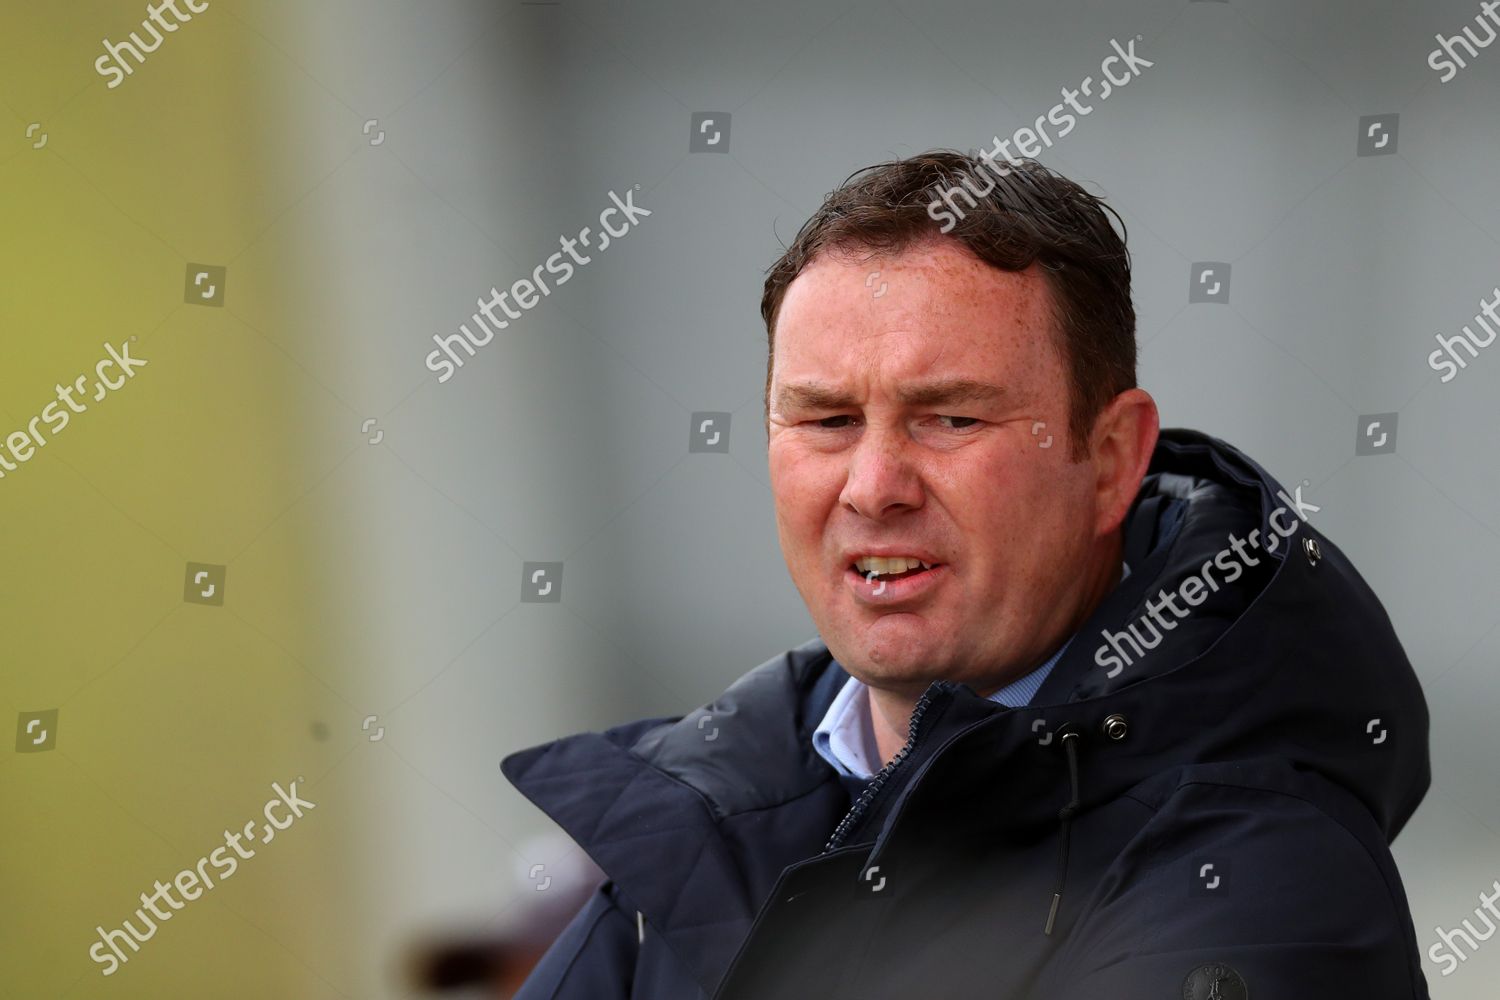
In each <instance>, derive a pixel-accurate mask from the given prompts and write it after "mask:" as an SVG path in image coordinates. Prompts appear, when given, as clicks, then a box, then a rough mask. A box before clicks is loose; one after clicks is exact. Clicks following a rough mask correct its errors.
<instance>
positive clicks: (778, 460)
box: [769, 452, 838, 546]
mask: <svg viewBox="0 0 1500 1000" xmlns="http://www.w3.org/2000/svg"><path fill="white" fill-rule="evenodd" d="M769 468H770V475H771V496H772V499H773V502H774V503H775V505H776V521H777V524H778V525H779V526H780V528H781V531H782V533H783V537H784V540H785V542H786V543H787V544H791V545H796V546H811V545H815V544H816V543H817V541H818V539H819V537H820V536H821V534H822V531H823V526H824V525H825V524H826V523H827V520H828V514H829V511H830V510H831V509H832V506H833V504H834V503H835V502H836V501H837V498H838V483H837V481H836V478H835V477H834V476H833V475H832V470H831V469H825V468H820V467H819V466H818V464H817V463H816V462H813V461H810V460H809V459H808V458H807V457H806V456H800V455H797V454H794V453H790V452H781V453H775V452H773V453H772V455H771V458H770V462H769Z"/></svg>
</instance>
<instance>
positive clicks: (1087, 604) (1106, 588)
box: [869, 532, 1123, 764]
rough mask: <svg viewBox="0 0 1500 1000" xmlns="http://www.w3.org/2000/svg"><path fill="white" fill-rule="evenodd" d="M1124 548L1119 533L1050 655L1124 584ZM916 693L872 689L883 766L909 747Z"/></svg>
mask: <svg viewBox="0 0 1500 1000" xmlns="http://www.w3.org/2000/svg"><path fill="white" fill-rule="evenodd" d="M1122 548H1123V544H1122V539H1121V538H1120V535H1119V533H1118V532H1117V533H1116V534H1115V536H1114V538H1113V539H1112V540H1111V541H1110V543H1109V544H1108V545H1107V546H1106V550H1107V555H1106V557H1105V559H1102V560H1100V561H1099V562H1097V563H1096V564H1095V567H1094V568H1093V570H1092V571H1091V572H1090V574H1089V576H1090V583H1089V586H1088V590H1087V591H1086V593H1085V595H1084V600H1083V601H1082V602H1081V603H1080V605H1079V608H1078V610H1077V611H1076V612H1075V613H1074V614H1073V616H1072V618H1071V620H1070V621H1069V622H1067V623H1066V624H1065V625H1064V626H1063V628H1061V629H1060V630H1059V632H1058V634H1057V635H1056V636H1053V637H1052V641H1051V642H1050V643H1049V644H1048V645H1047V647H1046V648H1047V650H1048V654H1047V655H1049V656H1050V655H1051V654H1052V653H1053V652H1056V650H1057V648H1058V647H1059V646H1061V645H1062V644H1063V643H1064V642H1065V641H1067V638H1068V636H1070V635H1072V634H1074V633H1075V632H1077V631H1078V628H1079V626H1081V625H1082V624H1083V623H1084V621H1086V620H1087V619H1088V617H1089V615H1091V614H1093V613H1094V609H1095V608H1097V607H1098V606H1099V602H1100V601H1102V600H1104V597H1105V595H1106V594H1108V593H1109V592H1110V591H1112V590H1114V589H1115V587H1117V586H1118V585H1119V583H1120V577H1121V576H1122V575H1123V573H1122V568H1121V564H1120V553H1121V550H1122ZM1044 662H1046V657H1043V658H1042V659H1041V660H1038V661H1037V662H1036V663H1033V664H1031V665H1030V666H1023V667H1020V668H1012V669H1011V670H1009V671H1007V672H1006V674H1005V676H1001V677H997V678H995V679H993V680H992V681H991V682H990V683H988V684H986V685H984V686H983V687H975V686H974V685H972V684H971V685H970V686H971V687H974V688H975V692H976V693H977V694H979V696H980V697H983V698H988V697H989V696H990V695H992V694H994V693H995V692H996V691H998V690H1000V689H1001V688H1002V687H1004V686H1005V685H1007V684H1010V683H1011V682H1013V681H1016V680H1019V679H1020V678H1021V677H1024V676H1025V675H1026V674H1027V673H1029V672H1031V671H1032V670H1035V669H1036V668H1037V667H1038V666H1040V665H1041V664H1042V663H1044ZM925 690H926V688H925V687H924V688H923V689H922V691H917V692H915V693H913V692H912V690H911V689H910V688H909V687H904V688H901V689H889V688H877V687H871V688H870V691H869V695H870V723H871V728H872V729H873V730H874V731H875V749H876V750H877V751H878V752H879V754H880V760H881V763H882V764H886V763H890V760H891V758H892V757H894V756H896V752H897V751H898V750H900V749H901V748H902V747H903V746H905V745H906V737H907V735H908V733H909V732H910V729H911V715H912V712H913V711H914V710H915V709H916V705H917V702H918V701H919V700H921V697H922V693H923V691H925Z"/></svg>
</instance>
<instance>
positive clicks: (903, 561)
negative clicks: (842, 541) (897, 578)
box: [854, 556, 932, 576]
mask: <svg viewBox="0 0 1500 1000" xmlns="http://www.w3.org/2000/svg"><path fill="white" fill-rule="evenodd" d="M918 566H920V567H922V568H923V569H931V568H932V564H931V563H925V562H923V561H922V560H920V559H917V558H915V557H913V556H890V557H887V556H864V557H863V558H860V559H856V560H854V568H855V569H857V570H859V571H860V572H861V573H872V572H873V573H877V574H879V575H881V576H885V575H887V574H892V573H905V572H906V571H907V570H909V569H916V568H917V567H918Z"/></svg>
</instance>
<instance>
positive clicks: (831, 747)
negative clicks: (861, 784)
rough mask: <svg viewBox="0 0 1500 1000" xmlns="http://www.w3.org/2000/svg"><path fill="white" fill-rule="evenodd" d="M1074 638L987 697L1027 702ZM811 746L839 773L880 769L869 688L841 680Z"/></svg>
mask: <svg viewBox="0 0 1500 1000" xmlns="http://www.w3.org/2000/svg"><path fill="white" fill-rule="evenodd" d="M1121 566H1122V572H1121V574H1120V582H1121V583H1123V582H1125V578H1126V577H1128V576H1130V564H1129V563H1122V564H1121ZM1077 637H1078V636H1077V633H1074V634H1073V635H1071V636H1069V637H1068V640H1067V641H1066V642H1064V643H1063V644H1062V645H1061V646H1059V647H1057V652H1055V653H1053V654H1052V655H1051V656H1049V657H1048V658H1047V661H1046V662H1045V663H1043V664H1042V665H1041V666H1039V667H1037V668H1036V669H1034V670H1032V671H1031V672H1030V673H1028V674H1026V675H1025V676H1023V677H1019V678H1017V679H1016V680H1014V681H1011V682H1010V683H1009V684H1007V685H1005V686H1004V687H1003V688H1001V689H1000V690H998V691H996V692H994V693H993V694H991V695H989V700H990V701H993V702H996V703H997V704H1000V705H1005V706H1006V707H1008V708H1020V707H1021V706H1023V705H1029V704H1030V703H1031V699H1032V698H1034V697H1036V693H1037V690H1038V689H1040V688H1041V686H1042V682H1043V681H1045V680H1046V679H1047V675H1048V674H1050V673H1052V668H1053V667H1055V666H1056V665H1057V661H1058V660H1060V659H1061V658H1062V655H1063V653H1065V652H1067V649H1068V646H1069V645H1071V644H1072V642H1073V640H1074V639H1076V638H1077ZM813 749H814V750H816V751H818V753H819V754H820V755H821V756H822V757H823V759H824V760H826V761H828V763H830V764H832V765H833V768H834V770H836V771H838V772H839V773H840V774H844V775H848V776H850V777H854V778H867V779H868V778H871V777H873V776H874V774H875V772H876V771H878V770H880V767H881V761H880V752H879V751H878V750H877V749H876V748H875V731H874V728H873V727H872V724H871V722H870V689H869V687H868V686H867V685H866V684H865V683H864V682H863V681H861V680H860V679H859V678H858V677H850V678H849V679H848V680H847V681H845V682H844V686H843V687H842V688H840V689H839V693H838V696H837V697H835V698H834V699H833V704H832V705H829V706H828V711H827V712H825V713H823V721H822V722H820V723H818V728H817V729H815V730H813Z"/></svg>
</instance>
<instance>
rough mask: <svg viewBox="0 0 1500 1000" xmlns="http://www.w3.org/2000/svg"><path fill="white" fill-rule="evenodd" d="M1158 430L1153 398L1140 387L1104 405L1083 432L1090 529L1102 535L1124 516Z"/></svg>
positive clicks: (1145, 465)
mask: <svg viewBox="0 0 1500 1000" xmlns="http://www.w3.org/2000/svg"><path fill="white" fill-rule="evenodd" d="M1160 430H1161V425H1160V415H1159V414H1158V413H1157V410H1156V400H1154V399H1152V398H1151V394H1150V393H1148V392H1147V391H1146V390H1144V389H1127V390H1126V391H1124V392H1122V393H1120V394H1119V395H1118V396H1116V397H1115V398H1114V399H1113V400H1111V401H1110V403H1109V405H1108V406H1106V407H1105V408H1104V409H1103V410H1102V411H1101V412H1100V414H1099V417H1098V419H1097V420H1095V421H1094V429H1093V431H1092V432H1091V433H1090V435H1089V443H1090V456H1089V458H1087V459H1085V461H1088V462H1091V463H1092V464H1093V466H1094V470H1095V479H1094V509H1095V511H1096V512H1097V516H1096V520H1095V522H1094V534H1095V536H1096V537H1102V536H1104V535H1108V534H1110V533H1111V532H1113V531H1114V530H1115V529H1116V528H1118V527H1119V526H1120V523H1121V522H1122V521H1124V520H1125V514H1126V512H1127V511H1129V510H1130V505H1131V504H1132V503H1133V502H1134V501H1135V496H1136V494H1137V493H1138V492H1139V491H1140V488H1141V480H1142V479H1144V478H1145V476H1146V469H1147V467H1148V466H1150V464H1151V453H1152V452H1153V451H1155V450H1156V438H1157V435H1158V433H1159V432H1160Z"/></svg>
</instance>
